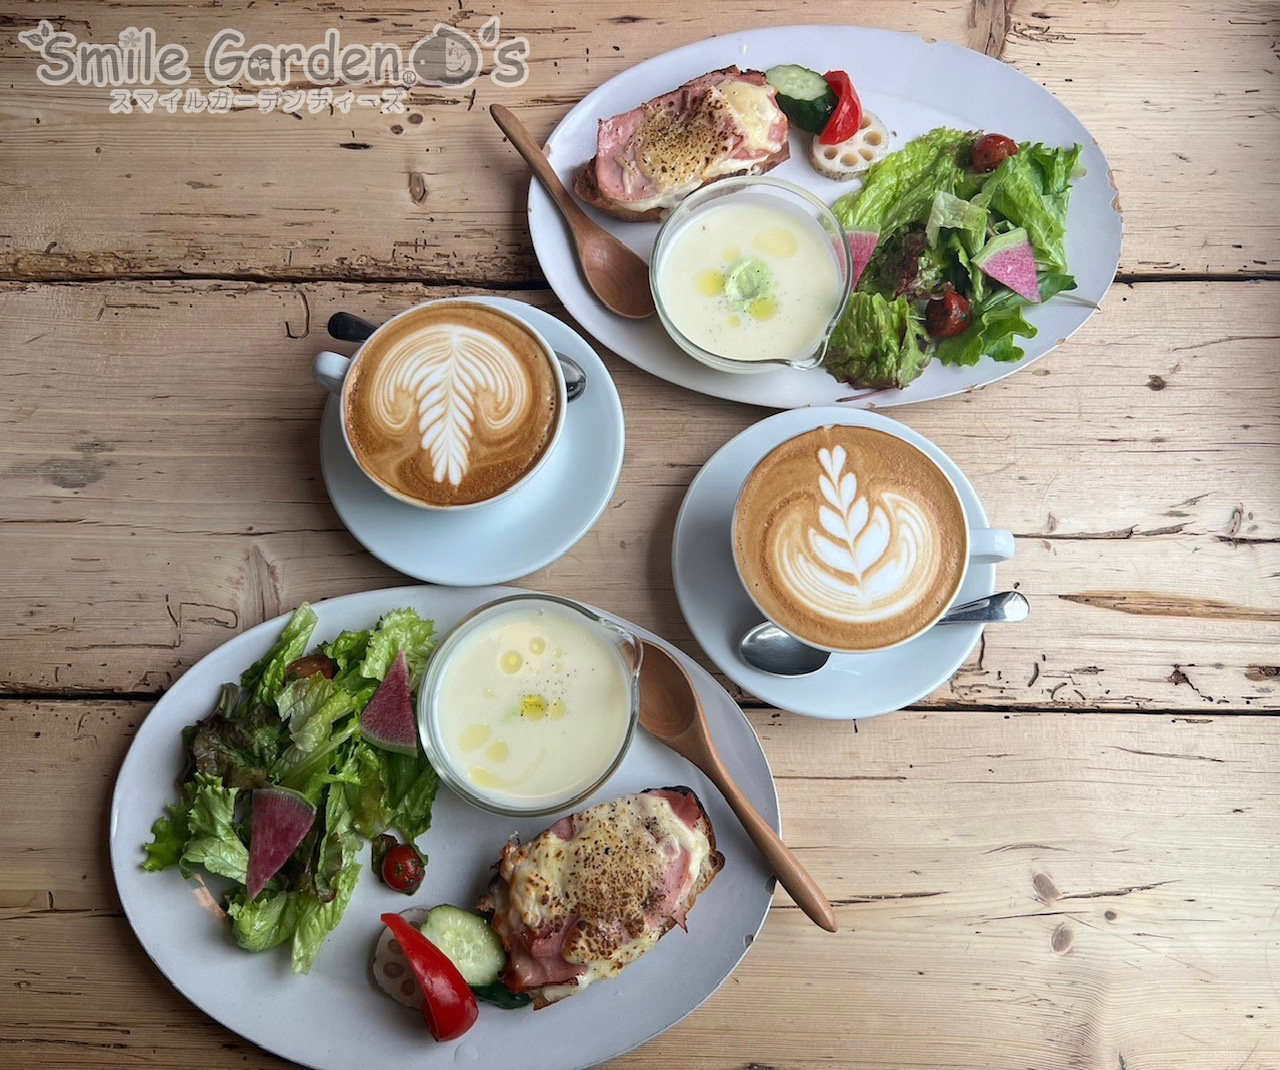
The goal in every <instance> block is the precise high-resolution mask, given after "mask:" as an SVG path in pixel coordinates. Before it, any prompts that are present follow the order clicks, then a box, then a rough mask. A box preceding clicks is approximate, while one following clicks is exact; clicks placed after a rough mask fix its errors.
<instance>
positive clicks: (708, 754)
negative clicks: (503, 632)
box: [640, 641, 837, 933]
mask: <svg viewBox="0 0 1280 1070" xmlns="http://www.w3.org/2000/svg"><path fill="white" fill-rule="evenodd" d="M641 645H642V646H643V647H644V656H643V658H642V659H641V662H640V723H641V724H642V725H643V726H644V727H645V728H647V729H648V730H649V732H651V733H652V734H653V735H655V736H656V737H657V738H658V739H660V740H661V741H662V742H663V743H665V744H666V745H667V746H668V747H670V748H671V749H672V750H673V751H675V752H676V753H677V754H679V755H681V756H682V757H685V758H688V759H689V761H691V762H693V764H694V765H696V766H697V767H698V768H699V769H701V770H702V772H703V773H705V774H706V775H707V779H709V780H710V781H711V783H713V784H714V785H715V786H716V787H717V788H719V789H720V794H721V795H723V796H724V801H725V802H727V803H728V804H729V806H730V808H731V809H732V810H733V812H734V813H735V814H737V815H738V820H739V821H741V822H742V827H743V828H745V829H746V830H747V835H749V836H750V837H751V838H752V839H753V840H754V841H755V844H756V846H757V847H758V848H760V853H761V854H762V855H764V858H765V861H766V862H768V863H769V866H770V867H771V868H772V869H773V872H774V874H775V875H776V876H777V878H778V880H779V882H780V883H781V884H782V886H783V887H784V888H785V889H786V890H787V891H788V892H790V893H791V898H792V899H794V900H795V901H796V903H797V905H798V906H799V907H800V909H801V910H803V911H804V912H805V913H806V914H808V915H809V917H810V918H812V919H813V920H814V921H815V922H816V923H817V924H818V925H821V926H822V928H824V929H826V930H827V932H829V933H833V932H835V931H836V928H837V926H836V916H835V913H834V912H833V911H832V909H831V902H830V901H829V900H828V899H827V897H826V896H825V895H823V894H822V889H821V888H819V887H818V885H817V882H816V881H814V879H813V878H812V877H811V876H809V872H808V870H806V869H805V868H804V866H802V865H801V864H800V860H799V859H798V858H796V856H795V854H793V853H792V851H791V848H790V847H788V846H787V845H786V844H785V843H783V842H782V840H781V838H780V837H779V836H778V834H777V833H776V832H774V831H773V829H772V828H770V827H769V824H768V823H767V822H766V821H765V819H764V818H762V817H761V816H760V815H759V814H758V813H757V812H756V809H755V807H753V806H752V805H751V803H749V802H748V801H747V797H746V796H745V795H743V794H742V789H741V788H740V787H738V785H737V784H736V783H734V780H733V777H731V776H730V775H729V770H728V769H726V768H725V765H724V760H723V759H722V758H721V757H720V753H719V752H718V751H717V750H716V745H715V742H714V741H713V740H712V738H711V728H710V726H709V725H708V724H707V714H706V711H705V710H703V708H702V702H701V701H700V700H699V698H698V692H697V689H696V688H694V686H693V681H692V680H690V679H689V674H688V673H687V672H685V670H684V666H683V665H681V664H680V662H678V661H677V660H676V659H675V658H673V657H672V656H671V655H670V654H669V653H667V651H666V650H664V649H663V648H662V647H660V646H658V645H656V644H655V643H650V642H647V641H645V642H642V644H641Z"/></svg>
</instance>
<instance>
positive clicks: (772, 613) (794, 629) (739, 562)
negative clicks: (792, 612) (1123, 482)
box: [731, 424, 1014, 654]
mask: <svg viewBox="0 0 1280 1070" xmlns="http://www.w3.org/2000/svg"><path fill="white" fill-rule="evenodd" d="M830 428H839V429H847V430H848V431H850V432H855V433H866V432H871V433H873V434H885V435H889V436H892V438H894V439H897V440H898V441H899V442H901V443H903V444H904V445H905V446H907V447H909V448H910V450H912V451H913V452H914V454H918V455H919V459H920V460H922V461H923V462H924V463H925V464H927V465H928V468H929V472H930V478H931V479H936V482H937V484H938V485H939V487H940V488H945V493H946V494H947V495H948V499H949V500H948V501H947V505H948V507H949V508H952V509H953V511H954V514H955V515H957V516H958V517H960V518H963V520H964V522H963V523H959V522H957V524H956V525H954V526H952V527H949V528H948V532H949V533H950V534H951V535H952V536H953V537H955V538H959V539H962V540H963V550H962V552H961V553H959V554H957V555H956V557H958V558H959V567H958V568H955V570H954V573H953V574H952V575H951V576H950V577H949V581H948V583H947V584H946V589H945V591H943V592H942V597H941V598H940V599H938V600H937V603H936V610H935V611H934V612H932V613H929V614H927V615H924V616H922V617H921V619H920V620H918V621H916V622H914V626H912V627H910V628H909V630H907V631H906V632H905V634H902V635H901V636H900V637H898V638H896V639H894V640H893V641H891V642H866V643H847V644H843V645H842V644H839V643H836V642H832V641H831V640H830V638H829V637H828V638H827V639H826V640H825V641H824V638H823V637H822V636H819V635H816V634H813V633H812V632H809V633H806V631H805V629H804V628H803V627H800V626H797V624H796V623H795V621H788V620H785V619H778V618H779V617H784V618H785V617H787V616H788V615H789V614H788V613H787V612H786V611H785V610H784V608H783V607H781V605H779V606H775V607H772V608H771V607H770V606H768V605H765V604H764V603H763V602H762V600H761V598H760V597H759V596H758V593H757V591H756V590H754V589H753V583H752V579H751V577H750V576H749V575H748V573H749V572H751V571H752V569H753V567H754V569H755V570H757V571H766V566H765V565H764V564H756V565H754V566H749V565H747V564H746V563H744V561H743V559H742V557H745V556H749V554H748V552H747V551H746V550H745V549H741V543H742V542H744V541H745V536H744V538H743V539H740V538H739V524H740V521H741V518H742V513H743V510H742V505H743V498H744V495H745V493H746V492H747V488H748V487H749V486H751V484H752V480H753V477H755V476H756V474H757V472H759V471H761V469H762V467H763V466H766V465H772V464H773V463H776V462H775V458H777V457H778V456H780V455H781V452H782V451H784V450H785V449H786V448H787V447H789V446H791V444H792V443H795V442H796V441H797V440H798V439H801V438H804V437H806V436H810V435H813V434H814V433H815V432H822V431H827V430H829V429H830ZM830 428H822V427H819V428H811V429H809V430H806V431H803V432H801V433H800V434H797V435H794V436H792V437H791V438H788V439H786V440H784V441H783V442H781V443H778V444H777V445H775V446H774V447H773V448H771V449H770V450H769V452H768V453H766V454H765V455H764V456H763V457H761V458H760V459H759V460H758V461H757V462H756V464H755V465H754V466H753V467H752V469H751V471H750V472H749V473H748V475H747V477H746V479H744V480H743V482H742V486H741V487H740V488H739V490H738V494H737V498H736V500H735V502H734V510H733V527H732V542H731V546H732V551H733V562H734V568H735V569H736V571H737V573H738V579H739V580H740V581H741V583H742V585H743V588H744V589H745V590H746V592H747V595H748V597H750V599H751V601H752V602H753V603H754V604H755V606H756V609H757V610H759V612H760V614H761V616H763V617H764V618H765V619H767V620H769V621H770V622H771V623H772V624H774V625H775V626H776V627H778V628H780V629H782V630H783V631H784V632H787V633H788V634H790V635H792V636H793V637H795V638H796V639H799V640H800V641H802V642H804V643H806V644H808V645H809V646H813V647H817V648H818V649H820V650H826V651H829V652H831V653H833V654H855V653H873V652H876V651H880V650H889V649H891V648H893V647H896V646H901V645H902V644H903V643H907V642H910V641H911V640H912V639H915V638H917V637H918V636H920V635H923V634H924V633H925V632H927V631H928V630H929V629H930V628H932V627H933V626H934V625H936V624H937V622H938V621H939V620H940V619H941V618H942V617H943V616H944V615H945V613H946V611H947V609H948V608H949V607H950V606H951V605H952V603H953V602H954V600H955V597H956V595H957V594H958V593H959V591H960V589H961V588H962V587H963V585H964V581H965V577H966V576H967V574H968V569H969V566H970V565H971V564H992V563H996V562H1000V561H1007V560H1009V559H1010V558H1012V557H1013V555H1014V539H1013V535H1012V533H1011V532H1008V531H1004V530H1002V529H999V528H985V527H970V526H969V524H968V521H967V513H966V511H965V508H964V498H963V496H962V495H961V494H960V492H959V490H958V489H957V487H956V484H955V481H954V480H953V479H952V478H951V476H950V475H949V474H948V473H947V472H946V471H945V470H944V469H943V467H942V466H941V465H940V464H939V463H938V461H937V459H936V458H935V457H932V456H930V455H929V452H928V451H926V450H925V449H922V448H921V446H920V445H919V444H918V443H916V442H912V441H911V440H910V439H908V438H907V437H906V436H903V435H896V434H894V432H893V431H892V430H891V429H889V428H886V427H884V426H883V425H882V424H877V425H876V426H865V425H860V424H832V425H830ZM935 448H936V447H935ZM828 478H829V477H828ZM838 481H839V480H838V479H837V480H836V481H835V482H838ZM829 482H830V479H829ZM744 523H745V522H744ZM818 534H819V535H821V533H818ZM740 553H741V556H740ZM770 571H771V570H770ZM856 627H857V626H856V625H853V624H850V625H848V629H849V631H850V632H852V631H854V630H856Z"/></svg>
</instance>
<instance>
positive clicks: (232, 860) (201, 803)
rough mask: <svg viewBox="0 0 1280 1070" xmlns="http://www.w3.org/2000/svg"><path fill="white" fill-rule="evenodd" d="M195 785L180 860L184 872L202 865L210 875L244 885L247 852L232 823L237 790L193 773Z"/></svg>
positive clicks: (206, 776)
mask: <svg viewBox="0 0 1280 1070" xmlns="http://www.w3.org/2000/svg"><path fill="white" fill-rule="evenodd" d="M196 784H197V787H196V793H195V796H194V798H193V799H192V801H191V810H190V812H189V813H188V815H187V824H188V827H189V828H190V831H191V838H190V839H188V840H187V845H186V847H185V849H184V850H183V852H182V858H181V859H180V862H181V864H182V867H183V871H184V872H185V871H186V870H188V869H190V868H191V867H192V866H204V868H205V869H207V870H208V871H209V872H210V873H216V874H217V875H218V876H220V877H230V878H231V879H232V880H234V881H239V882H240V883H241V884H244V882H245V879H246V875H247V872H248V868H249V850H248V848H247V847H245V845H244V842H243V841H242V840H241V839H240V836H239V834H238V833H237V832H236V830H235V827H234V824H233V822H234V821H235V809H236V794H237V789H235V788H224V787H223V786H222V785H221V784H220V783H219V782H218V778H217V777H212V776H208V775H206V774H204V773H197V774H196Z"/></svg>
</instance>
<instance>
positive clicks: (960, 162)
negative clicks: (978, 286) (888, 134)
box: [831, 128, 977, 238]
mask: <svg viewBox="0 0 1280 1070" xmlns="http://www.w3.org/2000/svg"><path fill="white" fill-rule="evenodd" d="M972 144H973V134H971V133H968V132H966V131H963V130H948V129H945V128H939V129H937V130H934V131H931V132H930V133H928V134H925V135H924V136H923V137H918V138H916V139H915V140H914V141H910V142H908V143H907V144H906V145H904V146H903V147H902V148H900V149H899V150H898V151H897V152H891V153H889V155H888V156H886V157H885V158H884V159H883V160H880V161H879V162H878V163H875V164H872V165H871V168H870V170H868V171H867V177H866V180H865V181H864V182H863V186H862V189H861V190H857V191H855V192H853V193H847V194H845V196H843V197H841V198H840V199H839V200H838V201H836V203H835V204H834V205H832V209H831V210H832V211H833V212H835V214H836V218H837V219H839V220H840V222H841V223H842V224H843V225H844V228H845V230H868V231H877V232H878V233H879V234H880V235H881V237H882V238H883V237H887V236H888V235H890V234H892V233H893V232H894V231H896V230H898V229H899V228H901V227H905V226H906V225H907V224H909V223H925V222H926V221H927V220H928V218H929V212H930V210H931V208H932V207H933V200H934V197H935V195H936V194H937V192H938V191H939V190H944V191H946V192H947V193H953V194H955V195H956V196H957V197H960V198H962V199H965V200H967V199H969V198H970V197H972V196H973V194H974V192H975V191H976V189H977V184H976V182H975V179H974V177H973V176H972V175H970V174H968V173H967V172H966V170H965V166H964V165H965V163H967V159H968V152H969V148H970V146H971V145H972Z"/></svg>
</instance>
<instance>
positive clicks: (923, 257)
mask: <svg viewBox="0 0 1280 1070" xmlns="http://www.w3.org/2000/svg"><path fill="white" fill-rule="evenodd" d="M1079 158H1080V146H1079V145H1075V146H1072V147H1071V148H1048V147H1046V146H1044V145H1039V144H1031V143H1026V142H1024V143H1022V144H1015V143H1014V142H1013V141H1011V140H1010V139H1009V138H1005V137H1002V136H1001V135H993V134H988V135H979V134H975V133H972V132H965V131H960V130H947V129H938V130H934V131H932V132H931V133H929V134H926V135H925V136H924V137H921V138H917V139H916V140H915V141H912V142H910V143H909V144H907V145H906V146H904V147H903V148H902V149H900V150H898V151H897V152H894V153H891V154H890V155H889V156H886V157H885V158H884V159H883V160H881V161H879V162H878V163H876V164H873V165H872V167H871V168H870V170H869V171H868V172H867V177H866V180H865V182H864V184H863V186H862V188H861V189H860V190H858V191H856V192H853V193H850V194H848V195H846V196H844V197H842V198H841V199H840V200H838V201H837V202H836V203H835V205H833V211H834V212H835V214H836V216H837V217H838V218H839V219H840V222H841V223H842V224H843V225H844V227H845V229H846V231H847V232H848V234H849V244H850V250H851V253H852V255H853V260H854V275H855V288H854V292H853V294H852V296H851V297H850V300H849V304H848V306H847V307H846V309H845V311H844V314H843V316H842V317H841V320H840V322H839V324H838V325H837V327H836V329H835V331H834V332H833V334H832V337H831V342H830V345H829V347H828V350H827V353H826V357H825V361H824V363H825V366H826V368H827V369H828V370H829V371H830V372H831V374H832V375H834V376H836V378H838V379H841V380H844V381H846V382H848V383H849V384H851V385H853V386H856V387H864V388H884V387H903V386H906V385H907V384H908V383H910V382H911V381H912V380H914V379H916V378H917V377H918V376H919V375H920V374H921V373H922V372H923V371H924V369H925V366H926V365H927V364H928V363H929V361H930V360H931V359H933V358H934V357H936V358H937V359H938V360H940V361H941V362H942V363H944V364H976V363H977V362H978V361H979V360H980V359H981V358H982V357H983V356H984V355H985V356H990V357H991V358H992V359H994V360H1000V361H1016V360H1020V359H1021V358H1022V356H1023V350H1022V348H1021V346H1020V345H1019V344H1018V340H1019V339H1020V338H1031V337H1033V336H1034V335H1035V333H1036V329H1035V327H1033V326H1032V325H1031V324H1030V323H1028V322H1027V320H1026V317H1025V316H1024V314H1023V313H1024V310H1025V308H1026V306H1027V305H1029V304H1035V303H1038V302H1041V301H1047V300H1048V299H1049V298H1050V297H1052V296H1053V295H1054V294H1057V293H1061V292H1062V291H1064V290H1071V289H1074V288H1075V280H1074V279H1072V277H1071V276H1070V275H1069V274H1068V273H1067V262H1066V247H1065V246H1066V217H1067V204H1068V200H1069V198H1070V194H1071V179H1072V176H1073V174H1074V173H1075V170H1076V167H1077V164H1078V162H1079Z"/></svg>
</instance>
